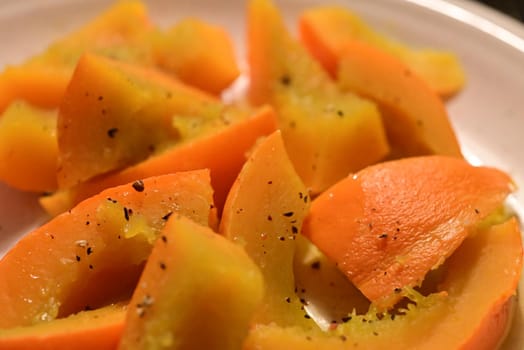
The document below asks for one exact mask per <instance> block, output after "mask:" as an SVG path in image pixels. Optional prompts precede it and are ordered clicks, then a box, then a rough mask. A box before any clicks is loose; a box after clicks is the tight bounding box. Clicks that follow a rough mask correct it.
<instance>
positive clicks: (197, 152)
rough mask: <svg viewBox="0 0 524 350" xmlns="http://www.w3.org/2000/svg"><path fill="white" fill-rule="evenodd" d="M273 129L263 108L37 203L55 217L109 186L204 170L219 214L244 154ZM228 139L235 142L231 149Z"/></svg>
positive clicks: (271, 115)
mask: <svg viewBox="0 0 524 350" xmlns="http://www.w3.org/2000/svg"><path fill="white" fill-rule="evenodd" d="M276 127H277V126H276V116H275V112H274V111H273V109H271V108H270V107H263V108H261V109H260V110H258V111H257V112H256V113H254V114H253V116H251V117H250V118H246V119H243V120H239V121H236V122H234V123H232V124H231V125H228V126H226V127H224V128H220V129H218V130H216V131H213V132H210V133H208V134H207V135H204V136H202V137H199V138H197V139H194V140H190V141H188V142H185V143H183V144H181V145H178V146H176V147H172V148H170V149H169V150H166V151H165V152H164V153H162V154H159V155H157V156H153V157H150V158H148V159H146V160H144V161H143V162H140V163H138V164H136V165H134V166H131V167H128V168H125V169H123V170H120V171H117V172H113V173H109V174H107V175H101V176H98V177H94V178H92V179H90V180H87V181H85V182H82V183H80V184H78V185H77V186H75V187H72V188H70V189H65V190H60V191H58V192H55V193H54V194H52V195H49V196H44V197H41V198H40V204H41V205H42V207H44V209H45V210H46V212H47V213H48V214H50V215H51V216H55V215H58V214H60V213H63V212H64V211H66V210H68V209H70V208H72V207H73V206H74V205H76V204H77V203H79V202H80V201H81V200H84V199H85V198H88V197H90V196H92V195H94V194H96V193H98V192H100V191H102V190H104V189H106V188H109V187H113V186H117V185H122V184H125V183H127V182H132V181H134V180H136V179H141V178H145V177H150V176H157V175H164V174H169V173H174V172H178V171H188V170H197V169H204V168H208V169H210V172H211V184H212V186H213V189H214V200H215V206H216V208H217V209H218V210H219V212H221V210H222V207H223V205H224V202H225V200H226V196H227V193H228V192H229V189H230V188H231V185H232V184H233V182H234V181H235V178H236V176H237V175H238V172H239V171H240V169H241V168H242V165H243V164H244V162H245V160H246V153H247V152H248V151H249V150H250V149H251V147H252V146H253V145H254V144H255V142H256V141H257V139H258V138H259V137H262V136H265V135H268V134H270V133H271V132H273V131H274V130H276ZM231 140H235V142H234V147H232V144H231Z"/></svg>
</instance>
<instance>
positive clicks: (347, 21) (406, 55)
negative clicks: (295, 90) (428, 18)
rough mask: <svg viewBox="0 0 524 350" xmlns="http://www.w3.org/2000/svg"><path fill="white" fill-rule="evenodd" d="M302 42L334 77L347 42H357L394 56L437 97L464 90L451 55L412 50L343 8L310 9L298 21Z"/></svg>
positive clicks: (461, 73) (458, 66) (461, 74)
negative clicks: (437, 95)
mask: <svg viewBox="0 0 524 350" xmlns="http://www.w3.org/2000/svg"><path fill="white" fill-rule="evenodd" d="M299 32H300V36H301V39H302V41H303V43H304V44H305V46H306V47H307V48H308V49H309V51H310V52H311V53H312V54H313V55H314V56H315V57H316V58H317V59H318V60H319V61H320V62H321V63H322V65H323V66H324V68H326V69H327V71H328V72H329V73H330V74H331V75H332V76H333V77H334V76H336V74H337V70H338V68H337V67H338V65H339V63H340V58H341V57H342V53H343V51H344V50H345V49H346V47H345V46H346V44H347V42H348V41H353V40H358V41H362V42H365V43H367V44H369V45H372V46H374V47H375V48H377V49H379V50H381V51H383V52H384V53H387V54H388V55H392V56H395V57H396V58H397V59H399V60H401V61H402V62H403V63H404V64H405V65H406V66H407V67H409V69H410V70H412V71H413V72H415V74H417V75H419V76H420V77H421V78H422V80H423V81H425V82H426V84H428V86H429V87H430V88H431V89H432V90H433V91H435V92H436V93H437V94H439V95H441V96H443V97H449V96H452V95H453V94H456V93H457V92H458V91H460V90H461V89H462V87H463V86H464V83H465V73H464V70H463V68H462V66H461V64H460V61H459V59H458V58H457V56H456V55H455V54H453V53H451V52H447V51H441V50H434V49H418V48H412V47H409V46H407V45H405V44H404V43H401V42H398V41H396V40H394V39H392V38H389V37H387V36H386V35H384V34H382V33H378V32H377V31H376V30H374V29H373V28H371V27H370V26H369V25H368V24H367V23H366V22H365V21H364V20H363V19H362V18H360V17H359V16H358V15H357V14H355V13H353V12H351V11H350V10H349V9H347V8H344V7H341V6H318V7H313V8H310V9H307V10H306V11H304V12H303V13H302V15H301V16H300V20H299Z"/></svg>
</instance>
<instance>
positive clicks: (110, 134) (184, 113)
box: [57, 55, 246, 188]
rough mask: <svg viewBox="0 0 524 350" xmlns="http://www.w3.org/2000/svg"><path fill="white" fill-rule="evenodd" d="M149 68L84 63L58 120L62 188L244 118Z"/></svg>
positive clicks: (87, 59) (89, 59) (95, 60)
mask: <svg viewBox="0 0 524 350" xmlns="http://www.w3.org/2000/svg"><path fill="white" fill-rule="evenodd" d="M245 115H246V114H245V113H244V112H242V113H241V112H240V111H236V110H233V109H229V110H227V109H226V107H225V106H224V105H223V104H222V103H221V102H220V100H218V99H217V98H215V97H213V96H211V95H208V94H205V93H203V92H201V91H199V90H197V89H194V88H191V87H189V86H186V85H184V84H182V83H180V82H178V81H176V80H173V79H170V78H169V77H167V76H165V75H162V74H160V73H158V72H156V71H154V70H152V69H148V68H142V67H138V66H134V65H128V64H124V63H122V62H118V61H114V60H110V59H107V58H104V57H101V56H96V55H85V56H83V57H82V58H81V60H80V61H79V63H78V66H77V68H76V70H75V73H74V75H73V78H72V80H71V83H70V84H69V86H68V89H67V91H66V94H65V96H64V99H63V101H62V103H61V105H60V110H59V115H58V131H57V133H58V146H59V151H60V153H59V168H58V174H57V176H58V183H59V186H60V187H61V188H68V187H70V186H73V185H76V184H78V183H79V182H82V181H85V180H87V179H90V178H92V177H93V176H95V175H99V174H102V173H105V172H108V171H110V170H118V169H121V168H124V167H127V166H129V165H133V164H135V163H138V162H140V161H142V160H144V159H146V158H148V157H149V156H151V155H153V154H159V153H161V152H162V151H164V150H165V149H166V148H168V147H169V146H171V145H174V144H175V143H179V142H182V141H185V140H188V139H191V138H194V137H197V136H200V135H202V134H205V133H206V132H208V131H211V130H215V129H216V128H219V127H223V126H225V125H227V124H229V123H231V122H233V121H235V120H236V118H238V117H239V116H242V117H244V116H245Z"/></svg>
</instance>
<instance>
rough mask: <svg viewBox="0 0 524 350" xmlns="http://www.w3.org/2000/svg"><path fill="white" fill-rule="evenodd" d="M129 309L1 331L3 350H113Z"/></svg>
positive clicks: (107, 309) (115, 307)
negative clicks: (72, 349)
mask: <svg viewBox="0 0 524 350" xmlns="http://www.w3.org/2000/svg"><path fill="white" fill-rule="evenodd" d="M125 315H126V308H125V307H122V306H121V305H110V306H106V307H103V308H100V309H96V310H88V311H80V312H79V313H77V314H74V315H71V316H68V317H65V318H60V319H56V320H52V321H50V322H43V323H39V324H37V325H33V326H27V327H15V328H11V329H0V350H34V349H38V350H69V349H71V348H74V349H78V350H92V349H97V350H114V349H116V347H117V345H118V341H119V340H120V337H121V335H122V330H123V328H124V321H125Z"/></svg>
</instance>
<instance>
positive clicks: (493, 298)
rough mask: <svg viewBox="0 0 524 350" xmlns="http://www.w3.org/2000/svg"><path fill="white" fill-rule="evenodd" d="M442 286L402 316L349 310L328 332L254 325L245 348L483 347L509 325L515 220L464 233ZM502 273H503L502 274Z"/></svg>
mask: <svg viewBox="0 0 524 350" xmlns="http://www.w3.org/2000/svg"><path fill="white" fill-rule="evenodd" d="M444 267H445V273H444V277H443V280H442V283H441V287H440V288H439V289H438V290H437V291H436V293H434V294H430V295H429V296H426V297H423V296H420V295H418V296H414V297H413V298H414V299H415V302H416V305H413V304H411V305H410V306H409V307H407V308H406V309H404V310H403V312H402V314H400V315H396V317H393V316H392V315H390V314H379V316H380V317H377V313H376V310H374V312H372V313H368V314H365V315H355V314H352V315H349V316H348V318H347V319H346V323H344V324H342V325H338V326H337V327H336V328H334V329H332V330H331V331H327V332H315V333H313V332H308V331H305V330H303V329H300V328H298V327H287V328H285V327H279V326H278V325H260V326H258V327H256V328H253V329H252V330H251V332H250V334H249V337H248V339H247V340H246V342H245V344H244V349H245V350H252V349H257V350H263V349H271V350H280V349H282V350H284V349H303V350H338V349H340V350H342V349H353V348H357V349H369V350H372V349H393V350H403V349H423V350H438V349H476V350H490V349H494V348H496V347H497V345H498V344H500V342H501V341H502V340H503V337H504V334H505V330H506V329H507V327H508V325H509V324H510V320H511V310H512V307H513V304H512V301H513V300H512V297H513V296H514V295H515V292H516V288H517V285H518V281H519V278H520V274H521V270H522V238H521V233H520V230H519V225H518V222H517V220H515V219H514V218H513V219H510V220H508V221H507V222H505V223H502V224H499V225H495V226H491V227H488V228H484V229H482V230H480V231H479V232H477V233H475V234H473V235H471V236H469V237H468V238H466V239H465V240H464V242H463V244H462V245H461V246H460V247H459V248H458V249H457V251H456V252H455V253H453V255H452V256H451V257H450V258H449V259H448V261H447V262H446V263H445V265H444ZM501 271H504V273H501Z"/></svg>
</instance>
